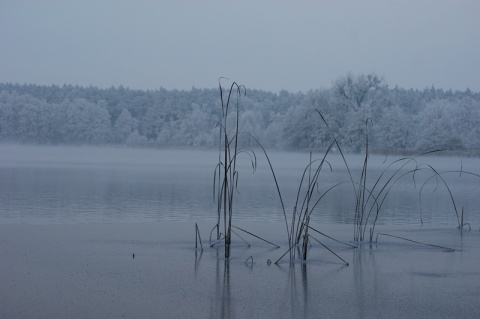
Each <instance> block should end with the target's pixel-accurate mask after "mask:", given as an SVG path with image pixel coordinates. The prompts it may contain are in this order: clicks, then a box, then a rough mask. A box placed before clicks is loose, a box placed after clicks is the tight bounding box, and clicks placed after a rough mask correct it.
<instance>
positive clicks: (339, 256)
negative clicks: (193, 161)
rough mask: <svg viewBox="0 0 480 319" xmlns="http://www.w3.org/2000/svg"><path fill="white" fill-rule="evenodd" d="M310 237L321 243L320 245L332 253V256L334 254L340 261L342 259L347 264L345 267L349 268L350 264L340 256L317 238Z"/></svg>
mask: <svg viewBox="0 0 480 319" xmlns="http://www.w3.org/2000/svg"><path fill="white" fill-rule="evenodd" d="M308 236H309V237H311V238H312V239H314V240H315V241H316V242H317V243H319V244H320V245H322V246H323V247H325V248H326V249H327V250H328V251H329V252H331V253H332V254H334V255H335V256H336V257H337V258H338V259H340V260H341V261H343V262H344V263H345V265H347V266H348V263H347V262H346V261H345V260H344V259H343V258H342V257H340V256H339V255H337V254H336V253H335V252H333V250H331V249H330V248H328V247H327V246H325V245H324V244H323V243H322V242H321V241H319V240H318V239H316V238H315V237H313V236H312V235H308Z"/></svg>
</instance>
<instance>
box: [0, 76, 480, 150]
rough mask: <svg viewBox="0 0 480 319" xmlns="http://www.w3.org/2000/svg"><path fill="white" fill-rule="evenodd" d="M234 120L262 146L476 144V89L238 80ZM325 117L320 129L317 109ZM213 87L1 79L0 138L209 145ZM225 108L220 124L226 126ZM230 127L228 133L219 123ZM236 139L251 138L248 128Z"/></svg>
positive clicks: (213, 136) (479, 103) (215, 110)
mask: <svg viewBox="0 0 480 319" xmlns="http://www.w3.org/2000/svg"><path fill="white" fill-rule="evenodd" d="M239 103H240V104H239V118H238V120H239V127H240V131H243V132H246V133H248V134H251V135H253V136H254V137H255V138H257V139H258V140H259V141H260V142H261V143H262V145H264V146H265V147H268V148H277V149H279V148H285V149H291V150H299V149H324V148H326V147H327V146H328V145H329V143H331V141H332V136H335V137H336V138H337V139H338V140H339V141H340V142H341V144H342V146H343V147H344V149H345V150H347V149H348V150H350V151H353V152H360V151H363V148H364V143H365V133H366V131H365V130H366V121H367V119H370V120H371V124H369V127H368V131H369V144H370V149H371V150H381V151H386V152H391V151H418V150H429V149H433V148H446V149H450V150H467V151H469V152H473V153H477V154H478V153H480V93H476V92H472V91H470V90H466V91H464V92H452V91H443V90H440V89H436V88H434V87H429V88H425V89H424V90H412V89H408V90H407V89H403V88H399V87H395V88H393V89H389V88H388V86H387V84H386V83H385V81H384V79H383V78H380V77H379V76H377V75H375V74H359V75H353V74H347V75H346V76H343V77H340V78H339V79H338V80H337V81H334V82H333V84H332V87H330V88H325V89H318V90H314V91H308V92H306V93H302V92H299V93H290V92H287V91H284V90H283V91H280V92H279V93H278V94H275V93H271V92H264V91H258V90H254V89H249V88H248V87H247V95H246V96H245V97H244V98H241V99H240V100H239ZM314 110H318V111H319V112H321V114H322V115H323V116H324V118H325V119H326V121H327V123H328V124H329V128H327V127H326V126H325V125H324V124H323V123H322V121H321V120H320V117H319V115H318V113H316V111H314ZM220 118H221V107H220V101H219V98H218V89H215V88H214V89H196V88H192V90H190V91H178V90H171V91H168V90H165V89H163V88H160V89H158V90H155V91H138V90H130V89H128V88H124V87H119V88H114V87H112V88H110V89H106V90H104V89H98V88H95V87H88V88H82V87H77V86H67V85H64V86H63V87H59V86H36V85H17V84H0V141H4V142H24V143H38V144H107V143H116V144H128V145H149V146H158V147H165V146H189V147H210V146H213V145H216V144H217V143H218V125H219V119H220ZM236 121H237V116H236V114H235V112H231V113H230V114H229V117H228V123H227V124H228V126H227V127H235V125H234V124H236ZM227 134H229V135H230V134H231V132H227ZM239 138H241V142H242V145H244V146H255V142H254V141H253V140H252V139H251V138H249V137H248V135H247V134H240V136H239Z"/></svg>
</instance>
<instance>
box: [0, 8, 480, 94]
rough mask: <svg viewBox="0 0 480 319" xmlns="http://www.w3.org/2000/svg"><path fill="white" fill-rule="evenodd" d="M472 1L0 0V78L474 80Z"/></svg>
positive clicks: (417, 84)
mask: <svg viewBox="0 0 480 319" xmlns="http://www.w3.org/2000/svg"><path fill="white" fill-rule="evenodd" d="M479 30H480V1H478V0H474V1H453V0H449V1H445V0H434V1H433V0H432V1H419V0H411V1H410V0H403V1H386V0H379V1H373V0H362V1H359V0H356V1H313V0H312V1H306V0H300V1H285V0H283V1H282V0H276V1H274V0H263V1H262V0H258V1H252V0H244V1H239V0H235V1H233V0H218V1H209V0H171V1H153V0H152V1H146V0H125V1H121V0H110V1H101V0H83V1H69V0H57V1H48V0H47V1H40V0H30V1H26V0H0V82H13V83H20V84H23V83H34V84H46V85H50V84H58V85H63V84H64V83H65V84H73V85H76V84H78V85H81V86H88V85H93V86H98V87H102V88H106V87H111V86H119V85H123V86H125V87H130V88H131V89H156V88H159V87H164V88H166V89H190V88H192V86H195V87H197V88H214V87H216V86H217V83H218V78H219V77H220V76H225V77H228V78H230V79H231V80H235V81H237V82H239V83H241V84H244V85H245V86H246V87H247V89H248V88H252V89H253V88H255V89H261V90H268V91H279V90H281V89H286V90H289V91H304V92H305V91H307V90H310V89H316V88H323V87H329V86H331V84H332V81H334V80H335V79H337V78H338V77H340V76H343V75H345V74H346V73H347V72H349V71H351V72H353V73H354V74H358V73H369V72H375V73H377V74H378V75H380V76H384V78H385V80H386V82H387V83H388V84H389V85H390V86H391V87H392V86H395V85H399V86H400V87H404V88H419V89H423V88H425V87H427V86H431V85H434V86H435V87H438V88H443V89H449V88H451V89H453V90H465V89H466V88H470V89H472V90H474V91H480V36H479V34H480V31H479Z"/></svg>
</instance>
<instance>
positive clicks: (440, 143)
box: [416, 100, 463, 151]
mask: <svg viewBox="0 0 480 319" xmlns="http://www.w3.org/2000/svg"><path fill="white" fill-rule="evenodd" d="M452 107H453V105H452V103H451V102H450V101H448V100H433V101H431V102H429V103H428V104H427V105H426V106H425V109H423V111H422V112H420V114H419V115H418V121H419V136H418V140H417V145H416V146H417V149H419V150H422V151H428V150H433V149H448V150H452V149H461V148H463V145H461V140H460V137H459V136H457V135H456V134H455V133H454V131H453V126H452V124H453V123H452V121H451V118H450V117H449V115H451V114H452V112H453V111H452Z"/></svg>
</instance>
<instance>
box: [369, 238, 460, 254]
mask: <svg viewBox="0 0 480 319" xmlns="http://www.w3.org/2000/svg"><path fill="white" fill-rule="evenodd" d="M379 235H383V236H388V237H393V238H398V239H402V240H406V241H409V242H412V243H415V244H420V245H425V246H430V247H435V248H440V249H444V250H445V251H448V252H454V251H455V249H453V248H448V247H443V246H438V245H432V244H425V243H421V242H419V241H416V240H412V239H408V238H405V237H400V236H394V235H389V234H383V233H377V238H376V239H375V242H378V236H379Z"/></svg>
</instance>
